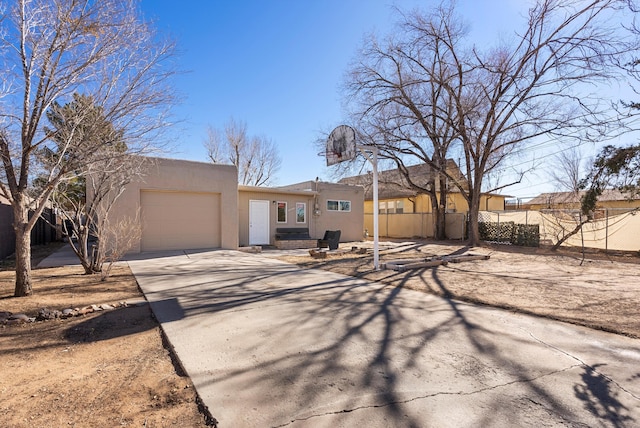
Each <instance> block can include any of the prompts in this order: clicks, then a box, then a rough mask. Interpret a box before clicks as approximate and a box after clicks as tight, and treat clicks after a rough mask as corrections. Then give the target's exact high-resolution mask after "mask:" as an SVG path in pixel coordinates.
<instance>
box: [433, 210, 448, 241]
mask: <svg viewBox="0 0 640 428" xmlns="http://www.w3.org/2000/svg"><path fill="white" fill-rule="evenodd" d="M435 214H436V230H435V232H436V233H435V235H436V239H437V240H440V241H443V240H445V239H447V229H446V218H445V210H444V209H442V208H440V207H438V208H437V209H436V212H435Z"/></svg>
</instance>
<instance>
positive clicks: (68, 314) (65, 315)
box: [62, 308, 76, 318]
mask: <svg viewBox="0 0 640 428" xmlns="http://www.w3.org/2000/svg"><path fill="white" fill-rule="evenodd" d="M75 314H76V312H75V311H74V310H73V309H71V308H68V309H63V310H62V317H63V318H71V317H72V316H74V315H75Z"/></svg>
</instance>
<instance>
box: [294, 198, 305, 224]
mask: <svg viewBox="0 0 640 428" xmlns="http://www.w3.org/2000/svg"><path fill="white" fill-rule="evenodd" d="M306 222H307V204H305V203H304V202H296V223H306Z"/></svg>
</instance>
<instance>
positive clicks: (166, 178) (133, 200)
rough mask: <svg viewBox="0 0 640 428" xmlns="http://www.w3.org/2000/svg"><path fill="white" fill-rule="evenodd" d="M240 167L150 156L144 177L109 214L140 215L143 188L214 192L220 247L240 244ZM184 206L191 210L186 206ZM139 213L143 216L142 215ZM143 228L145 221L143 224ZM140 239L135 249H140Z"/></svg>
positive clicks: (191, 225)
mask: <svg viewBox="0 0 640 428" xmlns="http://www.w3.org/2000/svg"><path fill="white" fill-rule="evenodd" d="M237 180H238V176H237V170H236V167H235V166H233V165H213V164H210V163H203V162H192V161H185V160H177V159H161V158H150V166H149V167H148V169H147V174H146V175H145V177H143V178H141V179H139V180H136V181H134V182H132V183H130V184H129V185H128V186H127V188H126V190H125V192H124V193H123V194H122V196H121V197H120V198H119V199H118V201H117V203H116V204H115V206H114V207H113V209H112V211H111V213H110V218H111V219H113V220H115V219H117V218H122V217H124V216H129V217H135V216H137V215H138V216H139V213H140V208H141V194H142V192H143V191H163V192H190V193H203V194H212V195H214V196H215V198H216V199H218V200H219V204H218V205H219V209H220V212H219V213H212V215H211V217H210V218H211V219H212V221H215V219H216V218H217V219H220V239H219V242H220V247H221V248H226V249H235V248H237V247H238V185H237V182H238V181H237ZM181 209H184V210H188V209H190V207H188V206H185V207H181ZM214 214H215V215H214ZM139 217H140V216H139ZM184 227H189V228H197V227H198V225H197V224H190V225H185V224H177V223H174V224H172V223H171V222H169V221H168V224H167V228H173V229H175V228H184ZM143 228H144V225H143ZM140 250H141V246H140V243H138V245H136V246H135V247H134V248H133V249H132V252H140Z"/></svg>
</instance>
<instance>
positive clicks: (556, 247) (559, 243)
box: [551, 217, 590, 251]
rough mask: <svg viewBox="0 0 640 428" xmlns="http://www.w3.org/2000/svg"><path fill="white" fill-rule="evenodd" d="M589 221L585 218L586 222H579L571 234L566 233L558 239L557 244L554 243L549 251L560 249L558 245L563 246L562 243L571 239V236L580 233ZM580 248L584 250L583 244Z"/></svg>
mask: <svg viewBox="0 0 640 428" xmlns="http://www.w3.org/2000/svg"><path fill="white" fill-rule="evenodd" d="M589 221H590V219H589V218H588V217H587V219H586V220H582V219H581V220H580V222H579V223H578V225H577V226H576V227H575V229H573V230H572V231H571V232H569V233H567V234H566V235H564V236H563V237H562V238H560V239H559V240H558V242H556V243H555V244H554V245H553V247H551V251H556V250H557V249H558V248H560V245H562V244H564V242H565V241H566V240H567V239H569V238H571V237H572V236H573V235H575V234H576V233H578V232H580V231H581V230H582V226H584V225H585V224H586V223H588V222H589ZM582 248H584V244H583V245H582Z"/></svg>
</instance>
